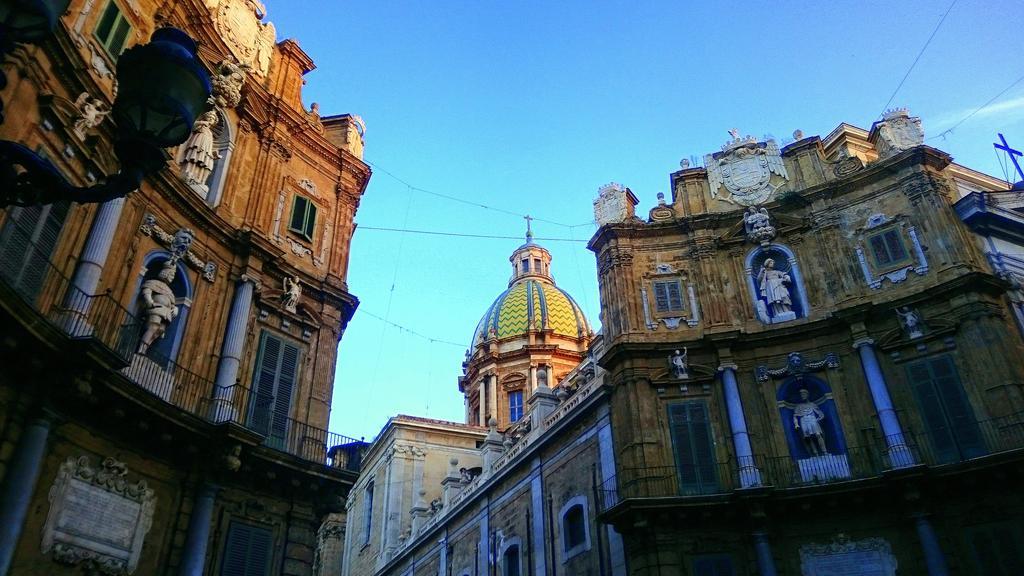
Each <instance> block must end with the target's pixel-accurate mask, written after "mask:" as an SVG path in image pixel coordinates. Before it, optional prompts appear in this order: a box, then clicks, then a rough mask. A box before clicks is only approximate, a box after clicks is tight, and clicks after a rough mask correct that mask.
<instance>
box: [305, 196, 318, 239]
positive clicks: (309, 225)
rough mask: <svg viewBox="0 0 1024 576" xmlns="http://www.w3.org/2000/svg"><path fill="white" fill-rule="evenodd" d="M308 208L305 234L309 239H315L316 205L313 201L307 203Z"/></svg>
mask: <svg viewBox="0 0 1024 576" xmlns="http://www.w3.org/2000/svg"><path fill="white" fill-rule="evenodd" d="M307 206H308V210H307V212H306V227H305V230H304V232H303V234H304V235H305V236H306V239H307V240H310V241H312V240H313V232H314V231H315V230H316V205H315V204H313V203H312V202H308V203H307Z"/></svg>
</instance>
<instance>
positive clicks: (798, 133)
mask: <svg viewBox="0 0 1024 576" xmlns="http://www.w3.org/2000/svg"><path fill="white" fill-rule="evenodd" d="M803 139H804V131H803V130H800V129H799V128H798V129H796V130H793V140H797V141H799V140H803Z"/></svg>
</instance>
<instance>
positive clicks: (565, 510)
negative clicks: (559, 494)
mask: <svg viewBox="0 0 1024 576" xmlns="http://www.w3.org/2000/svg"><path fill="white" fill-rule="evenodd" d="M558 516H559V518H560V520H561V523H560V524H561V527H562V532H561V536H562V546H561V548H562V562H566V561H568V560H569V559H571V558H573V557H575V556H577V555H579V554H582V553H583V552H586V551H587V550H589V549H590V525H589V523H588V522H587V498H586V497H585V496H582V495H579V496H574V497H572V498H570V499H569V501H568V502H566V503H565V504H563V505H562V509H561V510H560V511H559V514H558Z"/></svg>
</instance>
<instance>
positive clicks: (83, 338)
mask: <svg viewBox="0 0 1024 576" xmlns="http://www.w3.org/2000/svg"><path fill="white" fill-rule="evenodd" d="M26 246H27V247H28V253H27V254H26V256H25V259H24V262H26V263H27V264H26V265H25V266H22V267H21V268H18V269H15V270H12V269H10V268H5V267H0V304H2V305H3V307H4V308H7V309H8V310H9V311H10V312H11V314H12V315H13V316H15V317H16V318H20V319H22V323H23V324H24V325H25V327H26V328H27V329H28V330H29V331H32V332H36V333H40V334H41V338H42V339H46V340H49V339H51V338H52V337H53V332H54V331H55V332H56V333H57V334H58V335H57V339H58V340H59V339H63V340H64V341H65V342H66V343H67V344H69V345H70V346H71V347H72V348H76V349H79V350H80V351H82V352H83V353H85V354H88V355H89V356H90V357H93V358H95V359H97V360H98V361H99V362H100V363H102V364H103V365H104V366H106V367H107V368H109V369H110V370H112V371H114V372H115V373H116V374H118V375H120V376H121V377H123V378H124V379H125V380H127V381H129V382H131V383H133V384H134V385H136V386H138V387H139V388H140V389H142V390H145V391H146V392H147V393H148V394H150V395H151V396H153V397H156V398H158V399H159V400H161V401H162V402H164V403H166V404H168V405H171V406H174V407H176V408H178V409H180V410H181V411H183V412H185V413H188V414H191V415H193V416H195V417H198V418H200V419H202V420H205V421H207V422H209V423H211V424H223V423H226V422H233V423H235V424H238V425H240V426H243V427H245V428H248V429H250V430H253V431H255V432H257V433H259V434H260V435H262V436H263V445H264V446H267V447H269V448H272V449H274V450H277V451H279V452H284V453H287V454H291V455H293V456H297V457H299V458H301V459H303V460H306V461H309V462H315V463H318V464H322V465H324V466H329V467H332V468H339V469H342V470H347V471H351V472H358V471H359V467H360V464H361V460H362V455H363V454H364V452H365V451H366V448H367V446H368V443H367V442H364V441H362V440H357V439H355V438H350V437H347V436H343V435H341V434H337V433H334V432H329V431H327V430H324V429H322V428H318V427H316V426H311V425H309V424H307V423H305V422H300V421H297V420H294V419H292V418H290V417H287V416H284V415H265V414H263V413H261V412H260V407H261V406H268V405H270V404H268V403H267V402H269V403H272V401H273V398H272V397H271V398H269V399H268V398H257V397H255V396H254V394H253V393H252V391H251V390H250V389H249V388H247V387H245V386H242V385H235V386H231V387H229V388H227V389H225V390H221V391H220V393H219V394H218V395H217V396H216V397H215V394H214V393H215V390H216V387H215V385H214V383H213V381H211V380H209V379H207V378H205V377H203V376H202V375H200V374H197V373H195V372H192V371H190V370H189V369H187V368H186V367H184V366H181V365H180V364H178V363H176V362H174V361H172V360H169V359H163V358H151V357H147V356H144V355H140V354H136V353H135V348H136V345H137V343H138V340H139V336H140V334H141V328H142V325H143V324H142V322H141V321H140V320H139V319H137V318H136V317H135V316H134V315H133V314H131V313H130V312H129V311H128V310H126V309H125V308H124V307H122V306H121V305H120V304H119V303H118V302H117V301H116V300H115V299H114V298H113V297H112V296H111V295H110V294H109V293H102V294H93V295H90V294H85V293H83V292H82V291H81V290H79V289H78V288H77V287H75V286H74V284H72V282H71V280H70V278H68V276H67V275H66V274H64V273H63V272H62V271H61V270H59V269H58V268H57V267H56V266H54V265H53V263H52V262H50V260H49V259H48V257H47V255H45V254H37V253H35V252H36V248H35V245H34V244H32V243H26ZM69 268H70V266H69ZM43 334H45V335H43Z"/></svg>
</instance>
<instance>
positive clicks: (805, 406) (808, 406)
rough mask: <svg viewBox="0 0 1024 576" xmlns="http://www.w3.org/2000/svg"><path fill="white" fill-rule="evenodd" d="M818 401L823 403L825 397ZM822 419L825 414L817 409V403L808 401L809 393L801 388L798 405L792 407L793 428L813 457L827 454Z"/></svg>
mask: <svg viewBox="0 0 1024 576" xmlns="http://www.w3.org/2000/svg"><path fill="white" fill-rule="evenodd" d="M819 401H820V402H824V401H825V397H824V396H822V397H821V398H820V399H819ZM824 419H825V413H824V412H822V411H821V408H819V407H818V402H815V401H812V400H811V399H810V392H808V391H807V389H806V388H801V389H800V403H799V404H796V405H795V406H793V427H794V428H795V429H796V430H798V431H799V432H800V435H801V436H802V437H803V441H804V446H805V447H806V448H807V452H808V453H810V454H812V455H814V456H824V455H825V454H828V449H826V447H825V435H824V433H823V432H822V431H821V421H822V420H824Z"/></svg>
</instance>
